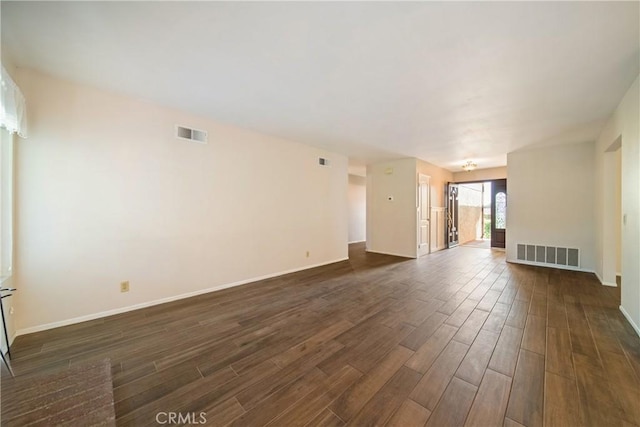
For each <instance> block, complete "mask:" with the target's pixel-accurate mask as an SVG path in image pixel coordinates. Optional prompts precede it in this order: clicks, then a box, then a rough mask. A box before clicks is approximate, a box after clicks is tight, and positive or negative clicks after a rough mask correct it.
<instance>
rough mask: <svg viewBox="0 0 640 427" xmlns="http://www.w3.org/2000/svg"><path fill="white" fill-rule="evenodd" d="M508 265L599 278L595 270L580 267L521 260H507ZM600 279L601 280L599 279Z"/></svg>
mask: <svg viewBox="0 0 640 427" xmlns="http://www.w3.org/2000/svg"><path fill="white" fill-rule="evenodd" d="M491 249H495V248H491ZM507 262H508V263H511V264H522V265H531V266H533V267H543V268H557V269H559V270H569V271H580V272H582V273H592V274H595V275H596V277H597V276H598V275H597V274H596V272H595V271H593V270H587V269H584V268H579V267H572V266H570V265H561V264H543V263H537V262H530V261H523V260H520V259H508V260H507ZM598 279H599V278H598Z"/></svg>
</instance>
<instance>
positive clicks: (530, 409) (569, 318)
mask: <svg viewBox="0 0 640 427" xmlns="http://www.w3.org/2000/svg"><path fill="white" fill-rule="evenodd" d="M350 256H351V259H350V261H348V262H347V261H345V262H341V263H337V264H333V265H330V266H326V267H321V268H316V269H313V270H307V271H305V272H300V273H295V274H290V275H287V276H282V277H278V278H274V279H270V280H265V281H261V282H258V283H253V284H249V285H245V286H241V287H236V288H232V289H227V290H223V291H220V292H215V293H211V294H207V295H203V296H199V297H195V298H190V299H186V300H181V301H177V302H173V303H169V304H164V305H161V306H155V307H150V308H146V309H143V310H138V311H135V312H130V313H126V314H122V315H118V316H113V317H109V318H105V319H100V320H95V321H91V322H86V323H82V324H77V325H72V326H67V327H64V328H59V329H55V330H49V331H44V332H39V333H35V334H31V335H27V336H20V337H18V338H17V339H16V341H15V343H14V345H13V347H12V354H13V357H14V359H13V368H14V370H15V371H16V373H17V375H18V377H17V379H16V380H12V379H10V378H9V377H8V376H7V374H6V372H3V376H2V389H3V393H2V400H3V402H2V405H3V406H4V405H5V404H7V402H10V401H11V399H12V396H14V395H15V393H6V392H5V391H7V390H12V391H15V390H17V389H19V387H20V381H21V380H22V379H23V378H28V377H31V376H34V375H43V374H46V373H49V372H57V371H60V370H64V369H68V368H69V367H72V366H76V365H78V364H82V363H83V362H86V361H98V360H101V359H103V358H105V357H108V358H110V359H111V363H112V373H113V383H114V384H113V385H114V396H115V408H116V417H117V418H116V421H117V424H118V425H122V426H129V425H136V426H137V425H157V423H156V415H157V414H158V413H159V412H181V413H183V414H186V413H195V414H199V413H200V412H205V413H206V415H205V416H204V417H205V418H206V421H207V424H208V425H219V426H223V425H234V426H261V425H271V426H297V425H299V426H303V425H309V426H341V425H345V424H349V425H358V426H360V425H362V426H365V425H390V426H413V425H416V426H417V425H428V426H449V425H451V426H455V425H475V426H501V425H505V426H520V425H524V426H530V427H534V426H542V425H546V426H578V425H592V426H616V425H620V426H623V425H624V426H634V425H635V426H638V427H640V338H638V336H637V335H636V334H635V332H634V331H633V329H632V328H631V326H630V325H629V324H628V323H627V322H626V320H625V319H624V318H623V316H622V315H621V313H620V312H619V310H618V305H619V293H618V292H617V289H615V288H607V287H604V286H601V285H600V284H599V283H598V282H597V280H596V279H595V277H594V276H593V275H590V274H584V273H575V272H568V271H561V270H554V269H547V268H536V267H529V266H521V265H512V264H507V263H506V262H505V259H504V253H502V252H498V251H491V250H488V249H478V248H472V247H458V248H454V249H451V250H445V251H441V252H437V253H434V254H432V255H429V256H426V257H423V258H421V259H419V260H405V259H400V258H395V257H391V256H384V255H376V254H366V253H365V252H364V247H363V245H361V244H357V245H352V247H351V248H350ZM163 420H164V419H161V421H163ZM197 420H198V421H201V420H200V419H197Z"/></svg>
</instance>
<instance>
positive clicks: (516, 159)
mask: <svg viewBox="0 0 640 427" xmlns="http://www.w3.org/2000/svg"><path fill="white" fill-rule="evenodd" d="M594 157H595V156H594V144H593V142H588V143H582V144H572V145H562V146H555V147H545V148H539V149H535V150H529V151H521V152H514V153H509V154H508V161H507V164H508V175H509V182H508V186H507V260H508V261H511V262H518V261H517V259H516V255H517V253H516V249H517V247H516V245H517V244H518V243H524V244H533V245H548V246H558V247H566V248H578V249H580V267H581V269H582V270H585V271H594V270H595V233H594V230H595V217H594V207H595V206H594V184H595V180H594V179H595V172H594Z"/></svg>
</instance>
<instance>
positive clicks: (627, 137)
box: [595, 77, 640, 334]
mask: <svg viewBox="0 0 640 427" xmlns="http://www.w3.org/2000/svg"><path fill="white" fill-rule="evenodd" d="M639 80H640V77H638V78H636V80H635V82H634V83H633V85H632V86H631V87H630V88H629V90H628V91H627V93H626V94H625V96H624V98H623V99H622V100H621V102H620V104H619V105H618V107H617V108H616V110H615V112H614V113H613V115H612V116H611V118H610V119H609V121H608V122H607V125H606V126H605V128H604V129H603V131H602V133H601V134H600V137H599V138H598V140H597V142H596V146H595V156H596V165H595V166H596V176H597V181H596V182H597V187H596V192H595V194H596V228H595V230H596V242H597V245H596V249H597V252H596V259H597V263H596V273H597V274H598V276H599V277H600V280H602V281H603V282H608V281H609V280H610V278H611V277H612V275H613V277H614V278H615V270H616V262H615V260H614V261H612V260H611V258H612V256H613V254H615V253H616V230H615V228H616V226H617V223H618V220H617V219H616V218H615V216H616V215H617V214H616V212H615V209H616V206H615V202H614V203H611V198H612V197H611V194H612V193H614V190H613V188H614V187H613V186H614V185H615V180H616V178H615V174H616V173H617V171H616V168H617V167H616V166H615V163H616V161H615V153H611V152H607V150H608V149H610V147H611V146H612V144H614V143H615V142H616V140H617V139H618V138H620V141H621V150H622V151H621V167H622V191H621V198H622V212H621V213H622V216H623V218H626V220H625V221H622V232H621V240H622V242H621V243H622V265H621V268H622V289H621V290H622V292H621V298H622V303H621V306H620V309H621V311H622V312H623V313H624V314H625V316H626V317H627V319H629V321H630V322H631V323H632V324H633V326H634V328H635V329H636V331H637V332H638V334H640V262H638V260H640V191H639V190H638V188H640V172H639V171H640V132H639V131H638V127H639V126H638V122H639V120H640V119H639V115H640V107H639V104H640V102H639V98H640V83H639ZM614 200H615V197H614Z"/></svg>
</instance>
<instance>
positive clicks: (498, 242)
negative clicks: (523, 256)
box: [491, 179, 508, 249]
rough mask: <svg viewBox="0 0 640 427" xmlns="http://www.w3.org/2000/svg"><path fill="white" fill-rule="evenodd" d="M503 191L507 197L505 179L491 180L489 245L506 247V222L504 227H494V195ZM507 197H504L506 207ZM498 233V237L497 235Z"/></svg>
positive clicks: (500, 247) (499, 247)
mask: <svg viewBox="0 0 640 427" xmlns="http://www.w3.org/2000/svg"><path fill="white" fill-rule="evenodd" d="M500 193H504V195H505V197H507V198H508V193H507V180H506V179H495V180H493V181H492V182H491V247H492V248H498V249H505V248H506V247H507V224H506V223H505V225H504V228H496V196H497V195H498V194H500ZM506 203H507V199H505V208H506ZM499 235H500V237H498V236H499Z"/></svg>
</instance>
